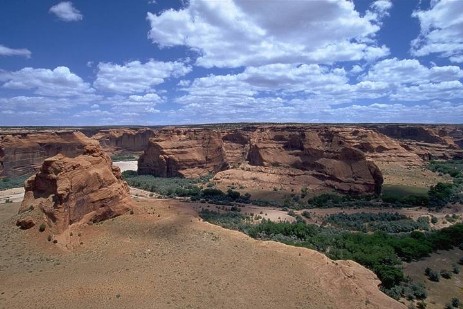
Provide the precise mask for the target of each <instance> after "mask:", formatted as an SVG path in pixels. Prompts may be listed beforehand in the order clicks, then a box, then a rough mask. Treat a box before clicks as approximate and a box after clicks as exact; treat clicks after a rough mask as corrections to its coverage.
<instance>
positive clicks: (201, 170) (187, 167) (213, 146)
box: [138, 129, 227, 178]
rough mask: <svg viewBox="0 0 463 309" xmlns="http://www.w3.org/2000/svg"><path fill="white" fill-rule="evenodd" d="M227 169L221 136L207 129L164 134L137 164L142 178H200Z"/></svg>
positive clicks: (149, 147)
mask: <svg viewBox="0 0 463 309" xmlns="http://www.w3.org/2000/svg"><path fill="white" fill-rule="evenodd" d="M226 167H227V163H226V161H225V151H224V149H223V142H222V135H221V134H220V132H218V131H214V130H208V129H198V130H196V129H173V130H163V131H160V132H159V133H158V135H157V136H156V138H154V139H152V140H151V143H150V145H149V146H148V148H147V149H146V150H145V152H144V154H143V155H142V156H141V157H140V159H139V160H138V171H139V173H140V174H152V175H155V176H158V177H188V178H192V177H199V176H204V175H207V174H209V173H214V174H215V173H217V172H218V171H220V170H222V169H224V168H226Z"/></svg>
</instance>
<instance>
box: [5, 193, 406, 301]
mask: <svg viewBox="0 0 463 309" xmlns="http://www.w3.org/2000/svg"><path fill="white" fill-rule="evenodd" d="M138 200H139V201H138V202H137V204H138V206H139V209H140V210H139V211H137V212H136V213H135V214H134V215H126V216H122V217H119V218H116V219H113V220H109V221H106V222H104V223H102V224H97V225H92V226H85V227H76V228H74V230H73V231H72V236H70V234H68V235H67V237H68V238H69V239H70V243H69V244H68V246H69V247H74V249H72V250H70V249H66V247H65V246H64V245H63V244H60V243H58V244H53V243H52V242H48V241H47V240H46V238H47V236H48V233H47V231H45V232H43V233H39V232H38V231H37V228H36V227H34V228H32V229H31V230H28V231H20V230H19V229H17V228H16V227H15V226H14V217H15V213H16V211H17V209H18V206H19V203H10V204H1V205H0V233H1V235H2V238H1V239H0V248H1V250H0V277H1V280H0V308H30V307H31V306H32V307H35V308H65V307H66V308H116V307H117V308H405V307H404V306H403V305H402V304H400V303H398V302H396V301H394V300H392V299H390V298H389V297H387V296H386V295H384V294H383V293H381V292H380V291H379V290H378V288H377V285H378V283H379V282H378V280H377V279H376V277H375V275H374V274H373V273H372V272H370V271H368V270H366V269H365V268H363V267H361V266H359V265H358V264H356V263H354V262H347V261H342V262H341V261H338V262H333V261H331V260H329V259H328V258H326V257H325V256H324V255H322V254H320V253H318V252H316V251H313V250H308V249H303V248H295V247H290V246H286V245H283V244H279V243H275V242H263V241H257V240H253V239H251V238H249V237H247V236H245V235H244V234H241V233H239V232H235V231H229V230H226V229H222V228H220V227H218V226H214V225H211V224H209V223H206V222H202V221H201V220H200V219H199V218H198V217H197V215H196V212H195V211H194V210H193V208H192V207H190V206H189V205H188V204H186V203H182V202H179V201H172V200H154V199H151V200H149V199H146V198H145V199H138ZM81 243H82V244H81Z"/></svg>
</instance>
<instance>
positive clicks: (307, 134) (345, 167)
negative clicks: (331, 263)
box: [138, 126, 383, 193]
mask: <svg viewBox="0 0 463 309" xmlns="http://www.w3.org/2000/svg"><path fill="white" fill-rule="evenodd" d="M138 166H139V170H138V172H139V173H140V174H152V175H155V176H160V177H173V176H183V177H196V176H198V175H204V174H208V173H217V172H219V171H222V172H219V173H217V175H216V176H215V179H216V180H220V179H227V180H228V181H231V182H233V181H234V180H236V181H237V182H239V183H241V182H244V181H246V180H247V179H248V178H256V179H258V178H259V177H261V178H262V179H261V181H258V183H275V184H278V185H281V184H291V183H293V184H294V186H299V187H304V186H305V187H309V186H314V187H316V188H318V189H322V188H326V187H329V188H332V189H336V190H338V191H343V192H352V193H373V192H377V193H378V192H379V191H380V188H381V184H382V181H383V179H382V175H381V172H380V170H379V169H378V167H377V166H376V165H375V164H374V163H373V162H370V161H368V160H367V159H366V157H365V154H364V153H363V152H362V151H360V150H358V149H356V148H354V147H352V146H350V145H349V144H348V143H346V142H345V141H344V139H343V137H342V135H340V134H339V133H338V132H336V130H332V129H331V128H328V127H322V126H314V127H290V126H280V127H278V126H273V127H264V126H260V127H246V128H242V129H236V130H212V129H172V130H164V131H163V132H160V133H159V134H158V135H157V137H156V138H155V139H152V140H151V143H150V145H149V146H148V148H147V150H146V151H145V153H144V154H143V155H142V156H141V157H140V160H139V163H138ZM251 175H252V176H251Z"/></svg>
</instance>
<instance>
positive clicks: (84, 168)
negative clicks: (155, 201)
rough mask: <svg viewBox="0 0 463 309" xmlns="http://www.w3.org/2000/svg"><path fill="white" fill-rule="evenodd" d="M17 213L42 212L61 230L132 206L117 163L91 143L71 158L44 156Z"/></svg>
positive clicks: (52, 224) (27, 214)
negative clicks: (81, 152)
mask: <svg viewBox="0 0 463 309" xmlns="http://www.w3.org/2000/svg"><path fill="white" fill-rule="evenodd" d="M25 190H26V191H25V194H24V200H23V202H22V204H21V208H20V211H19V212H20V213H21V214H23V215H24V216H29V215H30V213H31V212H32V213H34V211H33V210H36V211H41V212H43V214H45V217H46V220H47V222H48V225H49V226H51V227H52V228H53V229H54V231H55V232H56V233H62V232H63V231H65V230H66V229H67V228H68V227H69V226H70V225H72V224H76V223H86V222H98V221H102V220H105V219H108V218H112V217H115V216H118V215H121V214H123V213H126V212H127V211H129V210H130V209H132V207H133V205H132V203H131V199H130V195H129V188H128V186H127V184H126V183H125V182H124V181H123V180H122V179H121V173H120V170H119V168H118V167H114V166H112V162H111V158H109V157H108V156H107V155H106V154H105V153H104V152H103V151H102V150H101V148H100V146H99V145H95V144H94V143H90V144H87V145H86V146H85V147H84V151H83V154H82V155H79V156H77V157H74V158H70V157H67V156H64V155H63V154H58V155H56V156H54V157H51V158H48V159H46V160H45V161H44V162H43V164H42V167H41V168H40V171H39V172H38V173H37V174H36V175H35V176H32V177H30V178H29V179H28V180H27V181H26V184H25Z"/></svg>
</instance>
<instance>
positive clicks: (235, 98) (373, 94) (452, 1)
mask: <svg viewBox="0 0 463 309" xmlns="http://www.w3.org/2000/svg"><path fill="white" fill-rule="evenodd" d="M461 12H463V1H461V0H421V1H420V0H392V1H389V0H377V1H373V0H372V1H367V0H354V1H345V0H265V1H264V0H190V1H167V0H166V1H161V0H156V1H152V0H151V1H149V0H132V1H129V0H124V1H122V0H121V1H116V0H111V1H109V0H98V1H84V0H79V1H78V0H75V1H72V2H70V1H64V2H59V1H49V0H40V1H37V0H21V1H17V0H3V1H2V2H1V4H0V106H1V109H0V125H18V126H24V125H58V126H62V125H64V126H65V125H165V124H189V123H220V122H308V123H317V122H342V123H353V122H407V123H462V122H463V84H462V82H463V69H462V64H463V13H461Z"/></svg>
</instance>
